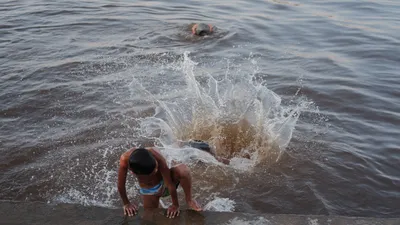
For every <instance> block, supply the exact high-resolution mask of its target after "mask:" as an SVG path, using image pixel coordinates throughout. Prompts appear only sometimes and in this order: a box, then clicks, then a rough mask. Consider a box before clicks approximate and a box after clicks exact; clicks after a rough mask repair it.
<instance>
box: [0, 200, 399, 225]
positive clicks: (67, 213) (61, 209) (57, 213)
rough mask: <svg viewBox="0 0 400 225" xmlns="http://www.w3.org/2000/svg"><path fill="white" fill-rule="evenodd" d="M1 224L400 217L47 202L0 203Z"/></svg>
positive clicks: (372, 223) (346, 223)
mask: <svg viewBox="0 0 400 225" xmlns="http://www.w3.org/2000/svg"><path fill="white" fill-rule="evenodd" d="M0 224H10V225H11V224H13V225H14V224H37V225H39V224H40V225H44V224H61V225H62V224H65V225H74V224H79V225H83V224H85V225H90V224H126V225H128V224H141V225H143V224H148V225H153V224H171V225H172V224H174V225H175V224H199V225H200V224H227V225H228V224H238V225H239V224H244V225H245V224H251V225H256V224H260V225H261V224H266V225H278V224H279V225H281V224H283V225H353V224H354V225H399V224H400V218H365V217H364V218H359V217H343V216H318V215H282V214H275V215H274V214H260V215H256V214H247V213H229V212H201V213H198V212H194V211H190V210H184V211H182V212H181V215H180V216H179V217H178V218H174V219H168V218H166V217H165V210H162V209H156V210H152V211H147V212H143V210H141V211H140V213H139V215H138V216H135V217H131V218H127V217H124V216H123V215H122V209H107V208H101V207H85V206H81V205H73V204H59V205H48V204H45V203H40V202H8V201H2V202H0Z"/></svg>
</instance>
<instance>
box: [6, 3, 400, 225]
mask: <svg viewBox="0 0 400 225" xmlns="http://www.w3.org/2000/svg"><path fill="white" fill-rule="evenodd" d="M399 9H400V3H398V2H397V1H379V2H373V1H357V2H356V1H324V2H320V1H307V2H300V1H252V2H248V1H235V2H234V3H233V2H221V3H216V2H212V1H191V2H190V3H188V2H184V1H173V2H171V1H168V2H161V1H135V2H131V1H122V0H121V1H104V0H103V1H79V2H78V1H62V2H48V1H39V0H31V1H2V2H1V4H0V11H1V12H2V13H1V16H0V19H1V20H0V21H2V22H1V24H0V81H1V82H0V106H1V108H0V127H1V129H0V137H1V139H0V151H1V153H2V154H1V156H0V162H1V163H0V170H1V174H2V175H1V177H0V190H1V191H0V193H1V194H0V199H2V200H22V201H44V202H48V203H49V204H53V203H58V202H69V203H76V204H83V205H99V206H103V207H120V205H121V203H120V199H119V196H118V193H117V190H116V179H117V178H116V175H117V168H118V159H119V156H120V154H121V153H122V152H124V151H125V150H127V149H129V148H131V147H132V146H135V145H139V144H143V145H147V146H150V145H157V146H162V147H163V148H161V151H162V153H163V154H164V155H165V156H166V158H167V160H168V161H169V162H170V163H171V162H172V161H181V162H184V163H187V164H188V165H189V166H190V168H191V170H192V172H193V176H194V180H195V183H194V193H195V196H196V197H197V198H198V199H199V201H200V202H201V203H202V204H203V205H204V206H206V207H207V209H209V210H216V211H237V212H249V213H290V214H332V215H351V216H376V217H394V216H397V217H398V216H399V215H400V211H399V208H398V205H399V204H400V194H399V191H398V190H399V188H400V172H399V170H398V165H399V162H400V154H399V151H398V150H399V146H400V141H399V140H398V138H397V137H398V136H399V134H400V132H399V129H398V127H399V125H400V120H399V118H400V117H399V116H400V108H399V104H400V100H399V96H400V92H399V90H398V89H399V87H400V86H399V84H400V81H399V79H397V77H398V71H399V69H400V66H399V61H400V58H399V55H400V54H399V53H400V48H398V46H400V45H399V44H400V35H399V33H398V32H397V30H398V29H399V27H400V18H399V16H398V13H397V12H398V11H399ZM199 21H200V22H206V23H212V24H214V25H215V26H216V27H217V30H216V33H215V34H214V35H212V36H209V37H204V38H203V37H202V38H199V37H192V36H191V34H190V24H191V23H193V22H199ZM188 138H201V139H205V140H207V141H209V142H210V143H211V144H212V145H214V146H216V147H217V154H219V155H222V156H225V157H228V158H231V159H232V164H231V165H229V166H226V165H221V164H220V163H218V162H217V161H216V160H215V159H213V158H212V157H210V156H209V155H207V154H203V153H202V152H199V151H196V150H195V149H190V148H179V147H178V146H177V145H176V144H175V143H176V141H178V140H185V139H188ZM137 187H138V185H137V183H136V182H135V180H134V179H133V178H132V177H130V178H129V180H128V194H129V196H130V197H131V198H133V199H135V200H137V201H139V195H138V191H137ZM179 193H180V194H181V193H182V191H181V190H180V189H179ZM164 201H165V202H164V203H165V204H168V201H169V200H168V199H166V200H164ZM231 222H232V221H231ZM258 222H259V220H257V219H255V220H254V223H255V224H257V223H258ZM232 223H233V224H235V223H238V221H233V222H232Z"/></svg>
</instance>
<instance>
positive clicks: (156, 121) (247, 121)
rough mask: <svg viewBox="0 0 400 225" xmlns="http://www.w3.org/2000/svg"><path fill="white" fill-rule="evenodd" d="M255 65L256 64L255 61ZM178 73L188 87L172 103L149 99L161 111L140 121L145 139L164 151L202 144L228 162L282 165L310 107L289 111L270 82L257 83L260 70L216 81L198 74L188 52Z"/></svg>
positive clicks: (232, 73) (231, 73) (233, 73)
mask: <svg viewBox="0 0 400 225" xmlns="http://www.w3.org/2000/svg"><path fill="white" fill-rule="evenodd" d="M250 62H251V63H252V64H253V65H254V64H255V63H254V59H252V60H250ZM173 67H174V69H175V71H178V72H180V75H181V79H182V80H184V81H185V86H183V87H180V92H179V94H177V93H176V92H175V93H174V96H173V97H171V98H168V97H166V95H164V96H162V98H156V97H155V96H154V95H152V94H150V93H148V97H150V98H151V99H153V100H154V102H155V103H156V105H157V107H156V110H155V114H154V115H153V116H149V117H146V118H143V119H141V120H140V130H141V132H142V136H143V137H146V138H149V137H153V138H156V139H157V141H158V142H159V143H160V144H161V145H162V146H169V147H173V146H174V143H176V142H177V141H179V140H188V139H200V140H204V141H207V142H209V143H210V144H211V145H212V146H213V147H214V148H215V150H216V153H217V154H218V155H222V156H225V157H228V158H233V159H237V158H242V159H250V160H252V161H253V162H254V164H257V163H260V162H265V160H266V159H274V160H277V159H278V158H279V156H280V155H281V154H282V152H283V151H284V150H285V148H286V147H287V145H288V144H289V142H290V139H291V137H292V132H293V130H294V127H295V125H296V122H297V120H298V118H299V115H300V112H301V110H302V109H304V108H306V107H307V106H308V103H307V102H305V101H301V100H299V101H298V102H297V103H296V104H294V105H288V106H284V105H283V104H282V99H281V97H280V96H279V95H277V94H276V93H274V92H273V91H271V90H269V89H268V88H267V87H266V86H265V81H262V82H259V81H257V79H255V73H256V72H257V70H258V68H256V69H253V71H252V72H250V73H248V72H247V73H245V72H243V68H241V69H240V70H238V71H229V68H228V69H227V71H226V73H225V74H224V76H222V77H221V76H220V77H218V76H212V75H211V74H210V73H205V74H204V73H201V72H198V71H201V68H199V66H198V63H196V62H194V61H192V60H191V59H190V57H189V53H187V52H186V53H185V54H184V56H183V59H182V60H181V61H179V62H176V64H175V65H174V66H173ZM165 94H167V93H165ZM255 156H256V157H255ZM236 161H240V160H236ZM241 161H242V162H244V161H245V160H241ZM240 164H242V163H240Z"/></svg>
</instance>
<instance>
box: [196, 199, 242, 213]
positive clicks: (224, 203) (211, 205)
mask: <svg viewBox="0 0 400 225" xmlns="http://www.w3.org/2000/svg"><path fill="white" fill-rule="evenodd" d="M203 208H204V210H205V211H216V212H233V211H234V210H235V202H234V201H233V200H230V199H229V198H218V197H217V198H215V199H214V200H212V201H210V202H208V203H207V204H206V205H205V206H204V207H203Z"/></svg>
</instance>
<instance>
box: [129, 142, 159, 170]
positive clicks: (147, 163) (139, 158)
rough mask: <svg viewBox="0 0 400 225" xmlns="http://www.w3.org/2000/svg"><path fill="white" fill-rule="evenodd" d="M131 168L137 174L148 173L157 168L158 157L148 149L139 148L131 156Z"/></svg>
mask: <svg viewBox="0 0 400 225" xmlns="http://www.w3.org/2000/svg"><path fill="white" fill-rule="evenodd" d="M129 168H130V169H131V170H132V172H133V173H135V174H140V175H148V174H150V173H152V172H153V171H154V169H155V168H156V159H155V158H154V156H153V154H151V152H150V151H148V150H147V149H145V148H138V149H136V150H134V151H133V152H132V153H131V155H130V156H129Z"/></svg>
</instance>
